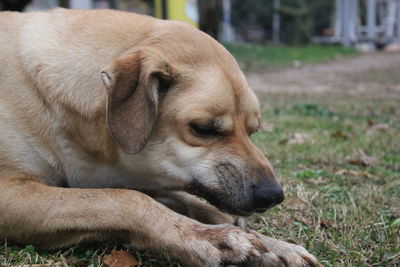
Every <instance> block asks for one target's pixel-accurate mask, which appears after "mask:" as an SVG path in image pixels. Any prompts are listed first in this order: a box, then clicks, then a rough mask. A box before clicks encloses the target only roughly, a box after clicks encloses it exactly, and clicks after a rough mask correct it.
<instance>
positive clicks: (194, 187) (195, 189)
mask: <svg viewBox="0 0 400 267" xmlns="http://www.w3.org/2000/svg"><path fill="white" fill-rule="evenodd" d="M185 191H187V192H188V193H190V194H193V195H196V196H199V197H202V198H204V199H205V200H207V201H208V202H209V203H210V204H211V205H213V206H215V207H217V208H218V209H219V210H221V211H222V212H226V213H229V214H232V215H238V216H244V217H247V216H250V215H251V214H253V213H254V212H264V211H266V210H267V209H253V208H249V209H245V208H238V207H233V205H230V204H229V201H223V200H222V199H221V198H222V197H220V195H221V192H218V191H217V190H210V189H209V188H207V187H206V186H204V185H203V184H201V183H200V182H197V181H193V182H191V183H190V184H189V185H188V186H187V187H186V189H185Z"/></svg>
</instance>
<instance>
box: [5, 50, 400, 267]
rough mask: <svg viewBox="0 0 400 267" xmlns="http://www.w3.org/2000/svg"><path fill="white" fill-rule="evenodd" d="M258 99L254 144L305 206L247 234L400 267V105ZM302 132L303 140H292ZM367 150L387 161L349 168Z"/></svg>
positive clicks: (41, 257) (332, 258)
mask: <svg viewBox="0 0 400 267" xmlns="http://www.w3.org/2000/svg"><path fill="white" fill-rule="evenodd" d="M277 49H278V48H277ZM279 49H280V48H279ZM282 49H286V48H282ZM302 49H303V48H302ZM304 49H306V48H304ZM335 49H336V48H335ZM332 54H333V53H332ZM287 62H290V60H287ZM397 72H398V71H397V70H392V72H391V73H392V74H391V75H390V74H389V70H388V72H386V71H385V72H384V75H386V76H385V79H382V76H381V75H380V72H379V73H378V72H376V75H375V76H376V77H375V76H373V75H364V76H361V75H358V74H357V75H356V77H353V78H352V79H353V80H354V81H355V82H358V81H359V80H360V81H361V82H364V81H371V82H376V81H381V80H382V82H385V81H387V80H388V79H389V80H391V81H394V82H395V83H397V80H396V79H398V75H397V74H396V73H397ZM374 73H375V72H374ZM260 100H261V105H262V117H263V122H264V123H265V124H268V125H266V126H268V127H265V130H262V131H260V132H259V133H256V134H254V135H253V140H254V142H255V143H256V144H257V146H258V147H260V148H261V149H262V151H263V152H264V153H265V155H266V156H267V158H268V159H269V160H270V161H271V163H272V165H273V166H274V167H275V169H276V171H277V173H278V174H279V176H280V178H281V181H282V185H283V187H284V191H285V193H286V198H287V200H290V199H292V200H295V201H296V200H297V201H302V202H304V203H306V207H305V208H300V209H298V208H293V207H291V206H290V205H288V202H284V203H283V204H281V205H279V206H277V207H275V208H273V209H272V210H270V211H268V212H266V213H265V214H262V215H255V216H252V217H251V218H250V220H249V226H250V227H251V228H253V229H255V230H258V231H259V232H261V233H264V234H266V235H268V236H272V237H275V238H278V239H282V240H286V241H292V242H296V243H298V244H300V245H303V246H305V247H306V248H307V249H308V250H309V251H310V252H311V253H313V254H314V255H315V256H316V257H317V258H318V259H319V260H320V261H321V263H322V264H323V265H324V266H328V267H329V266H332V267H333V266H335V267H345V266H346V267H347V266H354V267H359V266H381V267H386V266H400V222H399V218H400V205H399V203H400V119H399V118H400V106H399V104H398V100H397V99H395V98H393V97H391V95H385V94H384V93H383V92H379V91H376V92H373V93H369V94H364V95H362V94H346V93H345V92H343V91H341V92H336V93H333V92H332V93H330V94H301V95H288V94H269V95H268V96H265V97H262V98H261V99H260ZM374 125H375V126H376V125H384V126H385V127H375V126H374ZM295 134H298V135H299V134H300V135H301V136H303V139H304V140H302V141H301V142H299V141H298V140H297V142H296V140H294V141H295V142H292V141H293V136H294V135H295ZM359 149H362V150H363V151H365V153H366V154H367V155H368V156H373V157H375V158H377V159H378V160H379V162H378V163H377V164H376V165H373V166H359V165H354V164H351V163H349V161H348V159H351V158H354V155H355V152H356V151H357V150H359ZM113 248H114V246H113V245H106V244H102V243H100V244H99V243H97V244H91V245H78V246H74V247H71V248H67V249H65V250H62V251H43V250H39V249H37V248H35V247H33V246H26V247H17V246H10V245H0V266H10V265H16V264H19V265H21V264H46V263H49V262H60V261H62V257H61V255H63V258H65V259H66V260H69V262H68V263H70V264H69V266H99V265H100V266H101V261H100V259H99V257H100V256H101V255H103V254H106V253H109V252H110V250H111V249H113ZM117 248H119V249H121V247H117ZM132 253H133V255H135V256H137V257H138V258H139V259H140V260H141V262H142V264H143V265H142V266H179V264H177V263H175V262H174V261H171V260H170V259H168V258H166V257H163V255H152V254H148V253H147V252H144V253H143V252H140V253H139V252H132ZM71 259H72V260H71Z"/></svg>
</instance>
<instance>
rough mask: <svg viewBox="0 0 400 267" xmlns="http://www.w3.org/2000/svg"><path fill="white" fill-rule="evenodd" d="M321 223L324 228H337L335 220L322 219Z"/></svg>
mask: <svg viewBox="0 0 400 267" xmlns="http://www.w3.org/2000/svg"><path fill="white" fill-rule="evenodd" d="M320 225H321V227H323V228H331V227H332V228H337V225H336V224H335V223H334V222H332V221H328V220H321V223H320Z"/></svg>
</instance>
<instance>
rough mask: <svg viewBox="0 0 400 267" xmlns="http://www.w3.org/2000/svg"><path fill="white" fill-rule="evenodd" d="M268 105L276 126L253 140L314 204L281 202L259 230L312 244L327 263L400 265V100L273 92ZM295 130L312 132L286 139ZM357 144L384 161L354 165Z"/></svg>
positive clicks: (295, 192)
mask: <svg viewBox="0 0 400 267" xmlns="http://www.w3.org/2000/svg"><path fill="white" fill-rule="evenodd" d="M305 98H306V99H308V100H307V102H305V101H304V99H305ZM263 103H264V109H263V110H264V113H263V117H264V121H267V122H268V123H270V124H272V125H273V129H272V130H270V131H262V132H260V133H257V134H256V135H255V136H254V140H255V142H256V143H257V145H258V146H259V147H261V148H262V150H263V151H265V152H266V155H267V157H268V158H269V159H270V161H271V163H272V165H273V166H275V168H276V170H277V171H278V173H279V174H280V176H281V179H282V183H283V186H284V188H285V192H286V195H287V197H288V198H295V199H301V200H302V201H304V202H306V203H307V204H308V207H307V208H306V209H304V210H291V209H290V208H289V207H285V204H283V205H281V206H278V207H276V208H274V209H273V210H271V211H270V212H268V213H267V214H265V215H263V216H260V217H263V218H258V219H257V218H256V219H254V220H255V225H257V228H258V230H260V229H262V231H264V232H265V233H266V234H268V235H272V236H275V237H277V238H282V239H286V240H294V241H296V242H298V243H300V244H303V245H305V246H306V247H307V249H309V251H311V252H312V253H314V254H315V255H316V256H317V257H318V258H319V260H320V261H321V262H322V263H323V265H324V266H335V267H336V266H395V264H396V263H397V264H400V234H399V233H400V227H399V224H398V218H399V217H400V206H399V205H398V203H400V174H399V172H400V153H399V152H400V121H399V120H398V119H396V116H397V118H398V116H399V114H400V107H399V105H398V102H397V101H396V100H390V99H385V100H382V99H381V100H379V101H378V100H376V99H370V98H366V97H361V96H358V97H349V96H346V97H344V96H342V97H338V96H330V97H327V96H326V95H325V96H319V97H318V96H304V95H303V96H301V97H293V96H292V97H289V98H288V97H287V96H286V97H284V96H275V97H272V96H269V97H268V99H265V100H264V101H263ZM373 123H376V124H378V123H379V124H385V125H387V129H380V130H379V129H374V127H373V126H370V125H371V124H373ZM338 132H340V133H342V134H343V135H338V134H337V133H338ZM294 133H302V134H303V135H306V136H307V138H306V139H305V141H304V143H300V144H299V143H293V144H289V142H286V143H285V142H280V141H281V140H284V139H285V138H289V139H290V138H291V136H292V135H293V134H294ZM358 149H362V150H363V151H365V153H366V154H367V155H369V156H374V157H376V158H377V159H378V160H379V163H378V164H377V165H374V166H365V167H363V166H358V165H353V164H350V163H349V162H348V159H349V158H352V157H354V153H355V151H356V150H358ZM343 170H347V172H344V173H343ZM348 171H353V173H349V172H348ZM365 173H368V174H369V175H363V174H365ZM256 217H257V216H256ZM265 217H266V218H265ZM265 221H266V222H267V223H265ZM321 222H322V223H321ZM260 223H261V224H263V225H261V226H260V225H259V224H260Z"/></svg>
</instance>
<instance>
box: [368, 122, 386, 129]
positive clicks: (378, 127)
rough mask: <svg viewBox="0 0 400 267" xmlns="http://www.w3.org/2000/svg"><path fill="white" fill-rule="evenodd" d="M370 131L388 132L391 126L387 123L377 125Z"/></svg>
mask: <svg viewBox="0 0 400 267" xmlns="http://www.w3.org/2000/svg"><path fill="white" fill-rule="evenodd" d="M370 129H371V130H387V129H389V124H387V123H378V124H375V125H373V126H371V128H370Z"/></svg>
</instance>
